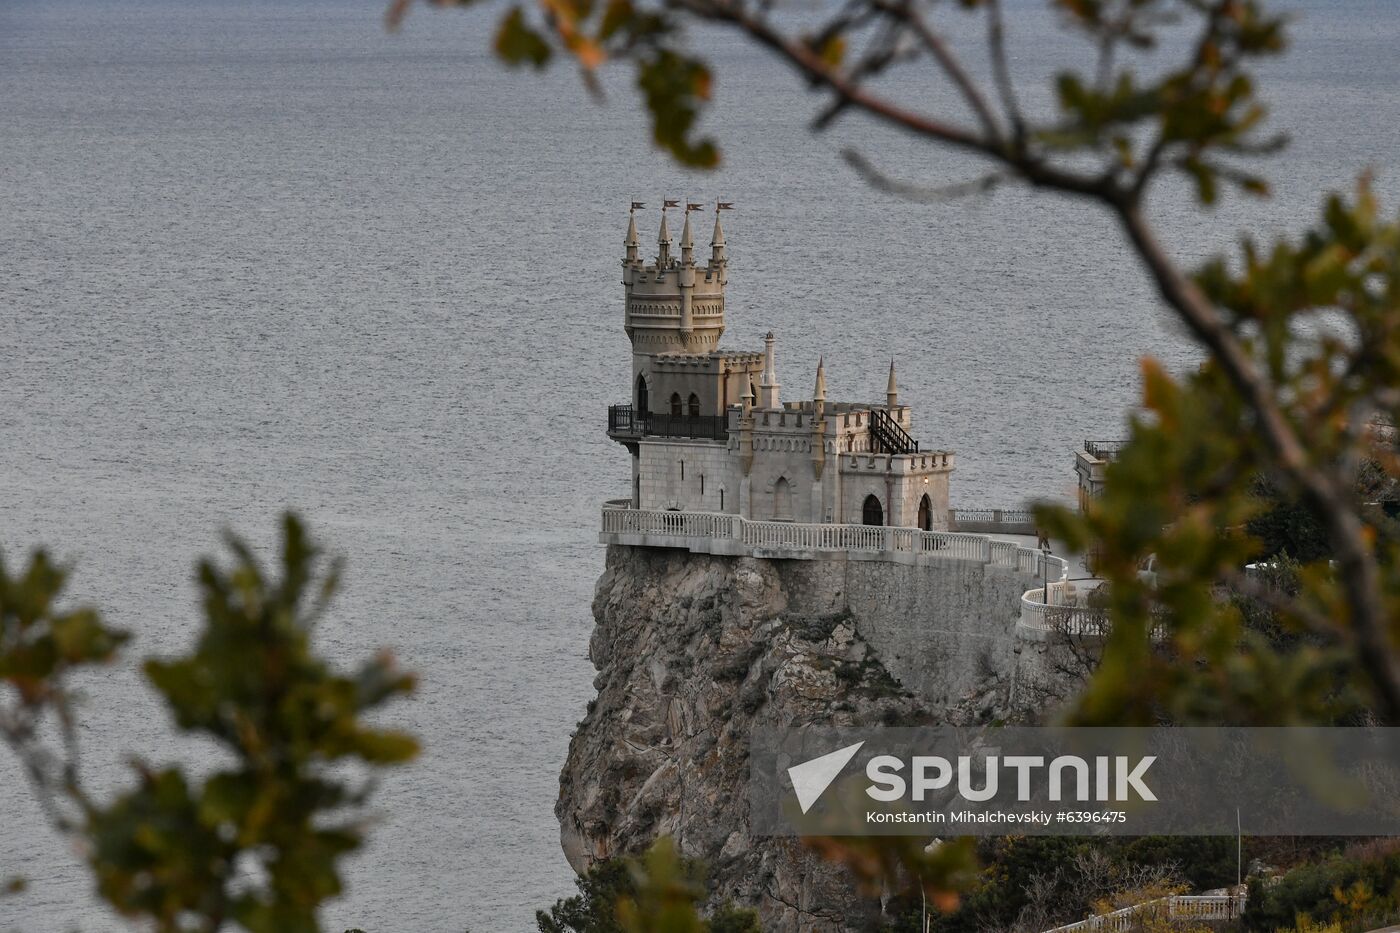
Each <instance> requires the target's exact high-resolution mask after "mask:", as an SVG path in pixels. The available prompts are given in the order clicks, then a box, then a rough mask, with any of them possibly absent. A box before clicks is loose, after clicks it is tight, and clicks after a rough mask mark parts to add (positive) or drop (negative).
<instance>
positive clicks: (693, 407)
mask: <svg viewBox="0 0 1400 933" xmlns="http://www.w3.org/2000/svg"><path fill="white" fill-rule="evenodd" d="M686 407H687V408H688V409H689V414H690V417H692V418H699V417H700V396H698V395H696V394H695V393H694V392H692V393H690V401H688V402H686Z"/></svg>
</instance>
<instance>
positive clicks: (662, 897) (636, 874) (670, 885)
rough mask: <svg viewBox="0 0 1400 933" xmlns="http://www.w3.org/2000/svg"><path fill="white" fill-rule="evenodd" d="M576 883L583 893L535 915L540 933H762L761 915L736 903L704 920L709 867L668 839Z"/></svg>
mask: <svg viewBox="0 0 1400 933" xmlns="http://www.w3.org/2000/svg"><path fill="white" fill-rule="evenodd" d="M574 884H575V885H576V886H577V887H578V891H579V893H578V894H576V895H574V896H573V897H569V898H563V899H561V900H559V901H557V902H556V903H555V904H554V906H553V907H551V908H550V909H549V910H548V911H543V910H541V911H537V912H536V913H535V921H536V924H537V925H538V926H539V929H540V933H649V931H656V933H661V931H665V933H761V928H760V927H759V924H758V915H757V914H755V913H754V912H753V911H751V910H740V909H736V908H735V907H733V906H732V905H730V904H722V905H720V906H719V907H717V908H716V909H715V910H714V911H712V912H711V914H710V916H709V917H708V918H701V917H700V915H699V913H698V910H697V907H698V905H699V904H700V903H701V902H702V901H703V900H704V899H705V866H704V864H703V863H701V862H698V861H695V860H693V859H685V858H681V857H680V855H679V854H677V852H676V848H675V845H674V844H673V843H672V842H671V840H670V839H668V838H665V837H663V838H661V839H658V840H657V841H656V843H655V844H653V845H652V847H651V849H650V850H648V852H647V853H646V854H645V855H644V856H642V857H640V858H615V859H608V860H607V861H603V862H599V863H597V864H596V865H594V866H593V867H592V868H590V869H589V870H588V871H587V872H586V873H585V874H584V875H583V876H582V877H580V878H577V879H575V881H574Z"/></svg>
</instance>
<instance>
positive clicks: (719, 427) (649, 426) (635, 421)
mask: <svg viewBox="0 0 1400 933" xmlns="http://www.w3.org/2000/svg"><path fill="white" fill-rule="evenodd" d="M608 433H609V434H614V435H620V436H630V437H641V436H642V435H649V436H652V437H695V438H701V439H704V440H716V441H722V440H724V439H725V438H727V437H729V416H728V415H661V414H655V413H652V412H639V411H634V410H633V408H632V406H631V405H609V406H608Z"/></svg>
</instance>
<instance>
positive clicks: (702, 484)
mask: <svg viewBox="0 0 1400 933" xmlns="http://www.w3.org/2000/svg"><path fill="white" fill-rule="evenodd" d="M704 494H705V474H704V473H701V474H700V495H702V496H703V495H704Z"/></svg>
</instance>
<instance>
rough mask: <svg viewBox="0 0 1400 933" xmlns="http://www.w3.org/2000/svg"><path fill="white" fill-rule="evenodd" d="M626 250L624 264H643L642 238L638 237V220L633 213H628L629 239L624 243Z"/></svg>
mask: <svg viewBox="0 0 1400 933" xmlns="http://www.w3.org/2000/svg"><path fill="white" fill-rule="evenodd" d="M622 245H623V246H624V247H625V248H626V250H627V252H626V255H625V256H624V257H623V259H622V261H623V262H624V263H628V264H630V263H634V262H641V261H642V257H641V254H640V252H639V250H641V248H642V241H641V238H640V237H638V236H637V218H636V216H635V215H634V214H633V212H632V211H628V212H627V239H625V240H623V241H622Z"/></svg>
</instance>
